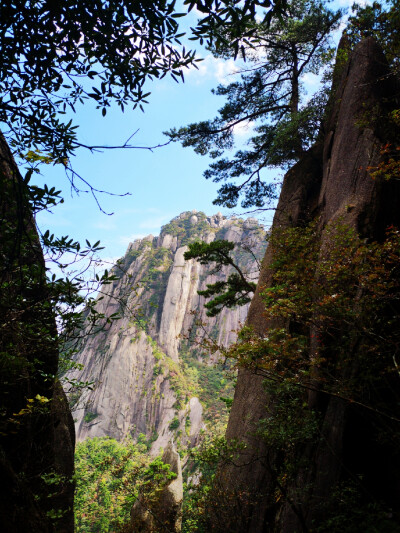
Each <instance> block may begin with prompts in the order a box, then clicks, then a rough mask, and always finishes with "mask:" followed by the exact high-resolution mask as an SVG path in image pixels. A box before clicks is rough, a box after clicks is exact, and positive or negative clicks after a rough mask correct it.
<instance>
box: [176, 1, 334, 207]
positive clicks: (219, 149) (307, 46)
mask: <svg viewBox="0 0 400 533" xmlns="http://www.w3.org/2000/svg"><path fill="white" fill-rule="evenodd" d="M340 17H341V12H340V11H338V12H336V13H334V12H332V11H330V10H329V9H327V8H326V7H325V6H324V5H323V4H322V3H321V2H318V1H317V2H315V1H313V0H302V1H301V2H290V3H288V5H287V7H286V10H285V13H284V14H283V15H282V16H281V17H280V18H277V19H275V20H273V21H272V22H271V24H268V25H265V24H263V23H260V24H259V25H257V26H256V27H255V30H254V34H253V35H252V46H251V48H250V47H249V48H248V53H247V59H248V61H249V62H250V66H249V67H248V68H245V69H243V72H242V75H241V79H240V81H236V82H233V83H230V84H229V85H227V86H224V85H220V86H218V88H217V89H216V91H215V92H216V94H217V95H220V96H225V97H226V104H225V105H224V106H223V107H222V108H221V109H220V110H219V116H218V117H217V118H215V119H213V120H207V121H203V122H199V123H197V124H190V125H189V126H187V127H183V128H180V129H178V130H176V129H173V130H171V131H170V132H168V133H167V135H168V136H169V137H170V138H171V139H172V140H177V141H179V142H181V143H182V144H183V146H192V147H193V148H194V150H195V151H196V152H197V153H199V154H201V155H205V154H208V155H209V156H210V157H211V158H213V159H216V158H219V157H221V156H223V154H224V153H225V152H226V151H227V150H229V149H231V148H232V147H233V146H234V134H235V127H237V126H238V125H246V124H247V125H254V124H256V126H255V128H254V130H255V135H254V136H253V137H251V138H250V140H249V142H248V144H249V146H250V148H249V149H248V150H239V151H237V152H236V154H235V156H234V157H233V158H231V157H229V158H227V157H222V158H221V159H219V160H218V161H216V162H215V163H212V164H211V165H210V167H209V169H208V170H206V172H205V177H206V178H207V179H212V180H213V181H215V182H217V183H219V182H221V181H222V182H226V183H225V184H223V185H222V187H221V188H220V189H219V191H218V192H219V196H218V198H217V199H216V200H215V201H214V203H215V204H217V205H225V206H227V207H235V206H236V205H237V203H238V201H239V197H240V196H241V195H243V197H244V198H243V200H242V202H241V205H242V207H244V208H249V207H252V206H254V207H257V208H261V207H263V206H264V205H265V204H268V203H270V202H271V201H272V200H274V199H275V198H276V195H275V186H274V185H273V184H271V183H267V182H266V180H265V177H264V174H263V172H264V169H266V168H268V167H280V166H282V165H289V164H291V163H293V162H294V161H296V160H298V158H299V157H300V156H301V155H302V154H303V153H304V152H305V151H306V150H307V149H308V148H309V147H310V146H311V144H312V143H313V142H314V141H315V138H316V135H317V134H318V131H319V124H320V122H321V119H322V115H321V113H323V109H324V103H325V101H326V94H325V92H324V90H322V91H321V92H320V93H318V94H317V95H314V97H313V98H311V99H309V100H308V102H307V103H306V102H304V103H302V92H301V84H302V80H303V78H304V76H305V75H306V74H309V73H312V74H318V73H319V72H321V70H322V69H323V68H324V67H325V66H326V65H327V64H329V62H330V60H331V58H332V51H333V49H332V48H331V47H330V44H329V34H330V32H331V31H332V30H334V29H335V28H337V25H338V21H339V19H340ZM222 31H223V29H222ZM212 51H213V52H214V54H215V55H217V56H218V55H222V56H224V57H227V56H229V55H230V50H229V46H225V47H222V48H221V47H218V48H214V49H213V50H212ZM303 100H305V99H304V98H303ZM237 180H239V183H237Z"/></svg>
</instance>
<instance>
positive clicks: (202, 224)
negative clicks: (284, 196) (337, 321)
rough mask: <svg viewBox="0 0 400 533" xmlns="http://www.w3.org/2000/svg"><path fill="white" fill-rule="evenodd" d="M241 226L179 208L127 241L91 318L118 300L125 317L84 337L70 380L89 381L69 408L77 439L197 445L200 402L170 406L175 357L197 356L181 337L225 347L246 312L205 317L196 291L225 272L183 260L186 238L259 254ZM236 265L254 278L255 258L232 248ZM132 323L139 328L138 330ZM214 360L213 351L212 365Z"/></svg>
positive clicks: (256, 231)
mask: <svg viewBox="0 0 400 533" xmlns="http://www.w3.org/2000/svg"><path fill="white" fill-rule="evenodd" d="M194 217H195V218H196V220H194ZM246 224H247V223H246V222H245V221H242V220H239V219H232V220H228V219H226V218H224V217H223V216H222V215H221V214H220V213H219V214H217V215H214V216H212V217H206V216H205V215H204V214H203V213H199V212H197V211H196V212H187V213H183V214H181V215H179V216H178V217H176V218H175V219H173V220H172V221H171V223H170V224H168V225H166V226H165V227H164V229H163V230H162V232H161V235H160V236H159V237H156V238H155V237H153V236H148V237H146V238H145V239H141V240H137V241H135V242H134V243H131V244H130V245H129V247H128V250H127V253H126V255H125V257H124V258H123V259H122V261H121V268H120V270H119V274H121V279H120V280H119V281H118V282H114V283H113V284H112V285H109V286H107V287H104V288H103V291H102V292H103V293H104V295H103V296H104V298H103V300H102V301H100V302H99V303H98V310H99V312H104V313H105V314H111V313H113V312H116V311H118V310H120V309H121V307H120V305H121V301H122V302H123V305H124V316H123V317H122V318H121V319H119V320H118V321H115V322H114V323H112V324H111V326H107V328H106V330H105V331H101V332H99V333H97V334H96V335H94V336H87V337H86V338H85V339H84V342H83V344H82V347H81V349H80V351H79V353H78V354H77V357H76V360H77V362H79V363H81V364H83V365H84V369H83V371H74V372H71V373H70V374H69V375H68V377H69V378H77V379H81V380H83V381H94V383H95V385H94V389H93V390H85V391H84V392H83V393H82V395H81V396H80V398H79V402H78V403H77V404H76V406H75V407H74V412H73V414H74V418H75V421H76V432H77V437H78V439H79V440H83V439H85V438H86V437H95V436H105V435H109V436H112V437H114V438H117V439H122V438H123V437H124V436H125V435H127V434H132V435H133V436H134V438H136V437H138V435H139V434H140V433H142V434H144V435H146V437H147V438H151V439H153V440H154V442H153V445H152V453H157V451H158V450H159V449H160V448H164V447H165V446H166V445H167V444H168V442H169V441H170V440H171V439H172V438H173V437H174V435H176V434H177V432H179V431H180V432H181V434H182V436H181V442H182V444H184V445H188V444H191V445H193V444H194V443H195V442H196V439H197V438H198V435H199V433H200V431H201V429H203V427H204V423H203V419H202V406H201V404H200V402H199V400H198V398H195V397H193V395H189V396H188V397H187V399H186V400H185V402H184V403H183V404H182V402H181V404H180V405H178V402H177V392H176V390H174V388H175V389H176V387H177V384H176V378H174V375H175V374H176V372H177V371H179V369H180V368H181V361H180V357H179V354H180V351H181V350H182V349H185V350H187V349H189V350H192V353H194V350H197V351H198V355H197V356H198V357H200V353H201V351H202V350H200V348H199V347H198V346H197V345H196V344H194V345H191V346H188V342H187V340H186V339H185V337H186V336H188V335H189V332H190V331H191V339H196V342H201V341H202V340H204V338H205V337H206V336H207V335H208V334H211V336H212V337H213V338H214V339H215V341H216V342H217V343H218V344H220V345H223V346H227V345H229V344H230V343H232V342H234V341H235V339H236V330H237V329H238V327H239V325H240V324H241V323H242V324H243V323H244V320H245V318H246V313H247V306H246V307H239V308H236V309H232V310H228V309H224V310H223V311H222V312H221V314H220V315H219V316H218V317H214V318H208V317H206V314H205V310H204V298H203V297H200V296H199V295H198V294H197V290H199V289H205V288H206V285H207V284H208V283H214V282H215V281H217V279H226V277H227V275H228V270H227V268H226V267H224V268H223V270H222V271H221V272H220V273H218V274H209V273H208V267H205V266H203V265H200V264H199V263H198V262H196V261H194V260H190V261H185V260H184V258H183V254H184V252H185V250H186V249H187V245H186V243H187V242H188V240H190V239H193V238H199V239H203V240H207V242H211V241H212V240H214V239H215V238H219V239H228V240H233V241H235V242H238V243H241V242H243V243H244V242H247V241H254V242H249V244H253V245H254V246H253V247H254V250H255V252H256V254H258V256H259V257H261V256H262V254H263V252H264V250H265V247H266V242H265V232H264V231H263V229H262V228H261V226H259V225H258V224H256V223H255V222H254V221H253V222H250V225H246ZM237 260H238V262H239V263H240V264H241V266H242V267H243V268H244V269H245V270H246V271H247V272H248V273H249V275H250V276H251V277H252V278H253V279H254V280H256V279H257V277H258V274H259V269H258V268H257V265H256V264H255V263H254V260H253V259H252V258H251V257H250V256H248V258H247V259H246V257H245V256H244V255H243V256H241V255H240V253H239V252H238V257H237ZM151 265H153V266H151ZM117 273H118V272H117ZM140 320H142V322H143V321H145V322H146V324H145V326H143V327H141V325H140V324H141V322H140ZM197 321H198V323H199V324H200V323H202V324H204V325H205V327H204V329H203V327H202V326H200V325H197ZM196 353H197V352H196ZM217 357H218V355H217V354H214V355H213V356H212V357H211V361H213V360H215V358H217ZM174 365H175V366H174ZM160 369H161V370H160ZM174 380H175V381H174ZM173 383H175V385H174V384H173ZM178 386H179V385H178ZM188 418H190V431H188V429H187V427H188V424H186V420H187V419H188ZM174 419H178V420H179V427H177V428H175V429H173V430H171V428H170V424H171V422H172V420H174ZM188 422H189V421H188Z"/></svg>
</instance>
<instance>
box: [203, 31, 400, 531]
mask: <svg viewBox="0 0 400 533" xmlns="http://www.w3.org/2000/svg"><path fill="white" fill-rule="evenodd" d="M340 50H341V52H342V57H344V56H345V55H346V54H347V53H348V50H347V48H346V42H345V41H343V42H342V44H341V48H340ZM396 83H397V82H396V80H395V78H394V76H393V75H391V74H390V71H389V69H388V66H387V63H386V60H385V58H384V56H383V53H382V51H381V49H380V47H379V46H378V45H377V44H376V42H375V41H374V40H373V39H372V38H368V39H365V40H364V41H362V42H361V43H360V44H358V45H357V47H356V48H355V50H354V51H353V52H352V53H351V55H350V57H349V60H348V62H347V63H346V64H345V65H342V67H341V68H340V69H339V72H337V73H336V80H335V84H334V90H333V96H332V100H331V102H330V113H329V117H328V119H327V121H326V123H325V125H324V128H323V132H322V135H321V138H320V141H319V142H318V143H317V144H316V145H315V146H314V147H313V148H312V149H311V150H310V151H309V152H308V153H307V154H305V156H304V157H303V158H302V160H301V161H299V163H297V164H296V165H295V166H294V167H293V168H292V169H291V170H290V171H289V172H288V174H287V175H286V176H285V179H284V183H283V187H282V192H281V195H280V200H279V204H278V207H277V210H276V214H275V218H274V223H273V229H272V231H274V229H276V228H288V227H291V226H292V227H294V226H299V225H301V224H305V223H309V222H310V221H313V220H314V221H319V222H318V225H317V234H318V239H319V250H320V251H319V254H320V255H319V257H320V259H319V260H320V261H321V260H323V258H324V254H326V250H327V248H328V247H329V242H330V241H329V233H328V226H329V225H331V227H332V224H333V223H335V221H338V220H340V221H341V223H342V224H346V225H348V226H349V227H351V228H354V229H355V230H356V232H357V233H358V234H359V235H361V236H362V238H364V239H366V242H368V241H370V240H371V239H378V240H381V239H382V238H383V236H384V232H385V228H386V227H387V226H389V225H390V224H394V225H397V226H398V225H399V223H400V210H399V200H400V187H399V182H398V181H396V180H392V181H390V180H389V181H379V180H378V181H374V180H373V179H372V178H371V175H370V172H369V171H368V168H369V167H376V166H377V165H378V164H379V162H380V160H381V153H380V150H381V146H382V144H383V143H385V142H387V137H386V134H387V132H386V131H385V124H382V122H381V123H379V121H376V120H375V121H374V120H373V114H374V113H377V111H376V110H377V109H380V110H381V115H380V116H381V117H387V116H388V113H389V112H390V105H392V104H389V103H390V102H392V103H393V97H394V95H395V94H396V93H397V91H398V86H397V85H396ZM385 106H387V107H386V108H385ZM366 113H367V114H368V118H369V120H367V121H366V118H365V116H366ZM381 120H385V118H383V119H381ZM273 260H274V252H273V250H272V248H269V249H268V250H267V253H266V256H265V258H264V261H263V266H262V271H261V275H260V279H259V283H258V289H257V291H256V294H255V297H254V299H253V301H252V303H251V306H250V309H249V314H248V320H247V323H248V324H249V325H250V326H252V327H253V329H254V331H255V332H256V333H258V334H259V335H260V336H261V337H264V336H265V335H267V331H268V327H271V324H269V323H268V322H267V321H266V320H265V317H264V310H265V307H264V302H263V299H262V297H261V292H262V291H263V290H264V289H265V287H268V286H271V283H272V269H271V264H272V262H273ZM354 305H357V302H355V303H354ZM272 327H274V326H272ZM286 327H290V324H289V325H288V324H286ZM292 327H293V326H292ZM396 327H398V324H397V326H396ZM309 333H310V332H309ZM326 342H327V345H326V347H325V352H324V353H327V352H328V353H329V339H328V340H327V341H326ZM359 343H360V344H362V342H361V341H359ZM357 347H358V344H357V345H354V347H353V357H354V364H353V365H352V366H351V372H352V375H354V376H357V375H362V369H361V368H360V367H359V366H357V359H358V357H359V356H360V353H359V352H357V349H358V348H357ZM315 354H318V347H317V346H316V341H313V340H312V341H311V342H310V357H313V356H315ZM330 357H331V358H332V362H331V364H332V365H333V366H334V364H335V363H334V362H335V353H332V354H330ZM332 371H333V372H335V375H336V376H337V377H338V379H341V378H343V375H342V374H341V372H342V371H341V369H340V366H337V367H336V368H335V370H332ZM379 380H381V382H380V385H377V389H376V390H378V392H376V391H374V390H372V389H371V391H370V392H369V397H368V402H370V405H376V404H377V403H378V402H382V401H383V399H384V401H385V402H386V408H387V409H388V412H390V413H391V415H392V416H393V417H394V418H397V419H398V418H399V411H398V396H396V395H395V394H393V391H394V389H393V388H392V386H393V383H392V379H389V380H388V378H387V376H386V377H385V376H384V375H383V374H382V377H379ZM263 381H264V378H262V377H260V376H258V375H255V373H253V372H251V371H250V370H245V369H242V370H241V371H240V372H239V376H238V381H237V387H236V390H235V396H234V402H233V406H232V410H231V415H230V419H229V424H228V429H227V437H228V439H238V440H239V441H243V442H245V443H246V445H247V448H246V450H245V451H244V452H242V454H241V456H240V457H239V458H238V460H237V461H235V465H234V466H227V467H224V468H223V469H221V471H220V474H219V479H220V483H221V487H222V491H223V492H224V494H225V495H226V498H228V496H227V494H228V493H229V494H231V496H232V497H235V495H236V499H235V500H234V501H231V504H230V513H231V515H233V516H235V517H238V516H240V517H241V520H240V521H238V520H237V519H236V518H235V519H234V520H230V518H229V516H228V513H227V512H226V509H224V506H223V505H222V506H220V508H219V509H218V510H217V512H216V513H215V516H214V518H213V524H214V525H213V530H215V531H225V530H226V528H227V529H229V530H230V531H232V532H233V531H235V532H239V531H240V532H252V533H261V532H277V531H279V532H280V533H293V532H308V531H333V530H334V531H339V530H342V529H334V528H335V527H336V526H335V524H337V522H331V524H330V526H329V525H328V524H327V523H326V522H324V521H326V520H327V518H328V509H329V502H330V501H331V502H332V497H333V494H334V491H335V490H336V491H337V490H344V489H343V486H344V484H346V483H347V484H348V486H350V487H353V486H354V485H352V484H354V483H356V482H357V483H358V484H359V485H358V487H359V486H361V487H362V488H361V491H362V496H361V500H362V499H363V498H367V497H366V495H368V498H369V497H370V498H371V501H373V502H381V503H382V502H383V505H384V508H385V509H386V512H385V513H384V515H383V518H382V516H381V522H378V521H377V520H378V518H377V516H376V515H374V516H375V517H374V518H372V519H371V520H372V522H371V523H370V525H371V526H372V524H374V527H376V528H377V530H378V529H379V528H380V527H382V528H384V529H385V528H388V529H387V531H397V530H398V529H397V528H398V527H399V521H400V520H399V516H398V514H397V513H398V509H399V501H400V486H399V482H398V480H399V471H400V463H399V455H398V453H397V451H396V450H398V444H396V443H395V442H394V441H393V442H389V441H390V440H391V439H388V440H385V439H384V438H382V435H383V433H382V427H383V426H382V419H381V420H380V421H379V422H378V419H379V417H378V416H376V414H375V415H374V414H372V413H371V412H369V411H368V410H366V409H363V408H362V407H358V408H357V406H355V405H351V402H346V401H343V400H342V399H341V398H338V397H334V396H329V395H326V394H323V393H318V392H313V391H309V393H308V394H307V395H306V396H305V401H306V402H308V406H309V408H310V409H313V410H315V412H317V413H318V416H319V417H320V425H319V434H318V435H319V437H318V438H315V439H314V441H313V442H311V443H308V444H307V446H305V447H302V448H301V450H298V452H297V456H296V458H295V462H294V464H295V465H296V466H295V467H292V471H291V472H290V473H289V474H287V469H286V470H285V468H286V467H285V465H284V457H283V456H282V454H279V453H277V452H276V451H275V450H273V449H271V448H270V447H268V445H267V444H266V442H265V441H264V440H263V439H262V438H261V437H260V435H259V431H258V430H259V428H260V421H261V420H265V419H266V418H268V417H269V416H271V413H272V414H273V413H274V409H275V407H276V406H274V397H270V396H268V395H267V394H266V392H265V388H264V385H263ZM396 387H397V389H398V380H397V385H396ZM299 416H300V415H299ZM395 425H396V422H394V421H393V420H390V419H384V426H385V427H386V428H389V427H392V429H393V432H392V435H398V431H397V429H396V427H395ZM379 428H380V429H379ZM293 469H294V470H293ZM285 472H286V475H285V474H284V473H285ZM341 487H342V489H341ZM346 494H347V497H349V493H346V492H342V494H341V499H340V500H338V501H340V502H343V501H344V499H345V497H346V496H345V495H346ZM238 495H242V496H243V495H245V496H246V497H245V498H244V499H243V500H240V499H239V497H238ZM353 496H354V494H353ZM365 501H367V499H366V500H365ZM340 505H343V504H342V503H340ZM340 505H338V507H337V508H336V509H335V512H336V514H335V517H336V518H335V520H339V519H340V517H341V512H344V511H343V509H342V508H340ZM357 505H359V504H357V503H355V501H354V502H353V504H352V508H351V509H350V511H351V512H354V511H356V510H357ZM374 505H375V504H374ZM350 507H351V506H350ZM372 507H373V505H372V504H371V505H369V507H368V506H367V507H366V508H368V509H369V510H370V511H371V508H372ZM396 517H397V518H396ZM361 519H365V516H361V513H360V515H359V517H358V522H359V521H360V520H361ZM374 520H375V522H374ZM324 524H325V525H324ZM378 524H381V526H379V525H378ZM342 525H343V527H344V524H342ZM357 527H358V526H357V525H356V524H355V525H354V528H355V529H351V525H349V524H348V523H347V524H346V528H350V529H346V530H348V531H350V530H352V531H353V530H354V531H356V530H358V529H357ZM380 530H383V529H380ZM385 530H386V529H385Z"/></svg>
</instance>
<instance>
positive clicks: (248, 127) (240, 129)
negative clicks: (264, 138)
mask: <svg viewBox="0 0 400 533" xmlns="http://www.w3.org/2000/svg"><path fill="white" fill-rule="evenodd" d="M254 124H255V123H254V122H252V121H249V122H240V123H239V124H236V125H235V126H233V134H234V135H236V137H239V138H243V137H248V136H249V135H251V134H252V133H253V128H254Z"/></svg>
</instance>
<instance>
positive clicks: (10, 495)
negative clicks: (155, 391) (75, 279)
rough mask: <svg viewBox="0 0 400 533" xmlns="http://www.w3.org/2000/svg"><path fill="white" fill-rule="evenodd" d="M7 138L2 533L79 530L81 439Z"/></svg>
mask: <svg viewBox="0 0 400 533" xmlns="http://www.w3.org/2000/svg"><path fill="white" fill-rule="evenodd" d="M29 199H30V196H29V191H28V188H27V184H26V181H24V179H23V178H22V176H21V174H20V173H19V170H18V168H17V166H16V164H15V161H14V159H13V157H12V154H11V151H10V149H9V147H8V146H7V143H6V141H5V139H4V137H3V136H2V134H1V133H0V225H1V243H0V255H1V265H0V282H1V290H0V323H1V335H0V364H1V378H2V379H1V383H0V530H1V531H2V532H4V533H25V532H26V531H31V532H32V533H36V532H37V533H39V532H40V533H51V532H54V531H57V532H59V533H63V532H65V533H67V532H70V531H73V528H74V526H73V509H72V508H73V496H74V483H73V479H72V475H73V471H74V444H75V433H74V426H73V421H72V417H71V413H70V410H69V407H68V402H67V399H66V397H65V394H64V392H63V390H62V387H61V385H60V383H59V382H58V380H57V378H56V377H55V376H56V374H57V367H58V355H59V354H58V340H57V330H56V323H55V317H54V313H53V310H52V307H51V305H50V301H51V296H50V294H51V293H50V288H49V285H48V284H47V283H46V276H45V271H46V269H45V263H44V258H43V252H42V249H41V246H40V241H39V237H38V233H37V231H36V226H35V223H34V219H33V213H32V203H30V202H29Z"/></svg>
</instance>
